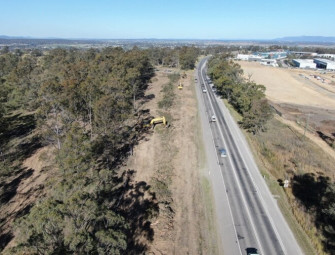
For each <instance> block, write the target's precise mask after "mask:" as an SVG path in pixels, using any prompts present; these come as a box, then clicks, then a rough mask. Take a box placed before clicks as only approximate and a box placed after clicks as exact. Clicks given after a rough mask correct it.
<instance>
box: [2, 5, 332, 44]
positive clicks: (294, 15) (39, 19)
mask: <svg viewBox="0 0 335 255" xmlns="http://www.w3.org/2000/svg"><path fill="white" fill-rule="evenodd" d="M0 6H1V8H0V35H8V36H30V37H39V38H50V37H55V38H91V39H139V38H147V39H148V38H157V39H275V38H280V37H284V36H301V35H305V36H335V26H334V24H335V0H321V1H316V0H313V1H312V0H230V1H228V0H206V1H205V0H192V1H191V0H118V1H116V0H91V1H89V0H0Z"/></svg>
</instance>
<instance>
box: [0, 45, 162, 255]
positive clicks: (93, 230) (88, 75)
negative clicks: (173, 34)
mask: <svg viewBox="0 0 335 255" xmlns="http://www.w3.org/2000/svg"><path fill="white" fill-rule="evenodd" d="M153 76H154V69H153V66H152V64H151V61H150V58H149V56H148V52H146V51H143V50H139V49H137V48H134V49H132V50H129V51H124V50H123V49H121V48H104V49H102V50H96V49H89V50H84V51H83V50H78V49H69V50H65V49H61V48H57V49H54V50H51V51H48V52H44V53H43V54H42V53H41V52H34V51H32V52H30V53H24V52H23V54H17V53H16V52H9V51H5V52H2V53H1V55H0V113H1V114H0V118H1V119H0V121H1V122H5V121H6V118H7V117H8V116H9V115H10V114H11V113H13V112H14V111H16V112H17V111H21V112H29V113H30V114H33V116H34V118H35V120H36V126H37V130H38V133H39V136H40V137H41V139H42V142H43V143H44V144H45V145H47V144H49V145H52V146H53V147H54V148H55V151H56V153H55V154H56V157H55V162H53V165H54V168H56V169H57V173H56V175H55V176H52V177H50V178H51V181H49V182H50V183H52V184H49V187H48V188H49V190H48V192H47V195H46V196H45V197H44V198H43V199H41V200H40V201H38V202H37V203H36V205H34V206H33V207H32V209H31V210H30V212H29V213H28V214H27V215H25V216H24V217H22V218H20V219H19V220H18V221H17V222H16V228H17V230H16V232H17V233H20V234H19V236H18V238H17V245H16V246H15V247H13V248H11V249H10V251H9V253H15V254H20V253H21V254H27V253H29V254H83V253H85V254H86V253H89V254H123V253H125V252H127V253H129V254H131V253H132V252H131V249H132V248H134V247H136V250H141V249H144V248H145V247H139V246H140V244H139V243H138V242H137V241H136V240H135V237H134V236H135V233H138V232H139V231H148V234H147V235H148V238H150V237H149V234H150V229H149V228H148V227H145V224H146V221H147V220H148V219H150V218H151V217H153V216H154V215H155V213H157V206H156V204H155V202H154V200H155V199H154V194H151V193H150V191H149V187H148V186H147V185H145V183H142V184H141V185H140V186H139V185H137V184H135V183H134V182H132V176H133V174H134V173H133V171H131V170H126V169H123V168H122V167H121V166H122V165H121V163H122V161H123V159H124V158H125V157H126V156H127V153H128V152H129V150H130V148H131V147H132V146H134V144H135V143H136V142H137V140H138V139H139V137H140V135H141V123H140V121H139V115H140V113H139V112H138V109H137V107H136V103H135V102H136V101H137V100H138V99H140V98H142V97H143V96H144V92H145V90H146V88H147V86H148V82H149V81H150V79H151V78H152V77H153ZM9 129H10V127H9V128H8V129H7V131H8V130H9ZM5 132H6V130H0V133H3V134H4V133H5ZM0 145H1V146H2V147H4V146H5V145H4V144H0ZM2 156H3V160H1V162H2V163H1V164H2V165H4V166H2V165H1V167H6V168H10V167H11V163H10V162H9V161H6V155H5V154H4V155H2ZM130 189H132V192H130V193H129V194H128V196H126V195H127V190H128V192H129V190H130ZM135 195H136V196H140V198H139V197H136V198H135V197H134V196H135ZM131 198H133V199H131ZM135 200H139V201H142V202H137V203H136V204H135V205H136V209H134V208H131V206H135V205H134V201H135Z"/></svg>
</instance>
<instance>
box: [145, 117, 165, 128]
mask: <svg viewBox="0 0 335 255" xmlns="http://www.w3.org/2000/svg"><path fill="white" fill-rule="evenodd" d="M156 124H163V125H164V126H166V124H167V121H166V119H165V117H164V116H162V117H157V118H154V119H152V120H151V121H150V122H148V123H144V125H143V127H152V128H154V127H155V125H156Z"/></svg>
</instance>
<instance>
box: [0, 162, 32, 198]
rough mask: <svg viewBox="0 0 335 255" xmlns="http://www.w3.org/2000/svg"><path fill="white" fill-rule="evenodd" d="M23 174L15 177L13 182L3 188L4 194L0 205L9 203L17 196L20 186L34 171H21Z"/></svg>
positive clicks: (24, 169) (25, 169) (23, 169)
mask: <svg viewBox="0 0 335 255" xmlns="http://www.w3.org/2000/svg"><path fill="white" fill-rule="evenodd" d="M20 172H21V174H20V175H18V176H17V177H15V178H14V179H13V180H11V181H10V182H9V183H6V184H4V185H3V187H2V190H3V191H2V194H1V196H0V204H4V203H8V202H9V201H10V200H11V199H12V198H13V197H14V196H15V195H16V191H17V188H18V187H19V184H20V183H21V182H22V181H23V180H25V179H27V178H29V177H30V176H31V175H32V174H33V172H34V170H33V169H27V168H22V170H21V171H20Z"/></svg>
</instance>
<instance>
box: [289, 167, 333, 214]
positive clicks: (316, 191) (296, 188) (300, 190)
mask: <svg viewBox="0 0 335 255" xmlns="http://www.w3.org/2000/svg"><path fill="white" fill-rule="evenodd" d="M328 185H329V178H328V177H325V176H318V177H316V176H315V174H313V173H307V174H303V175H295V176H294V177H293V180H292V192H293V194H294V196H295V197H296V198H298V199H299V201H300V202H301V203H302V204H303V205H304V207H305V208H306V209H307V210H313V211H314V210H316V209H318V208H320V206H321V202H322V197H323V196H324V194H325V192H326V189H327V187H328Z"/></svg>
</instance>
